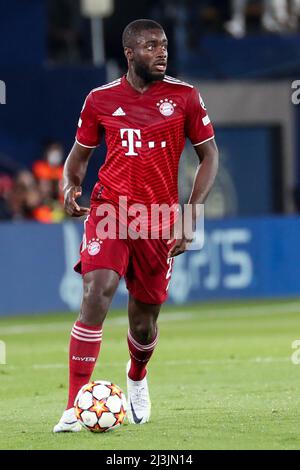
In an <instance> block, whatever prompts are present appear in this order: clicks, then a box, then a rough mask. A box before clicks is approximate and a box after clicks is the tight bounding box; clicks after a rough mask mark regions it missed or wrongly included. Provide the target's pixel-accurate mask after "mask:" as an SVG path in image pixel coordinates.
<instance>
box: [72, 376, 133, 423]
mask: <svg viewBox="0 0 300 470" xmlns="http://www.w3.org/2000/svg"><path fill="white" fill-rule="evenodd" d="M74 408H75V414H76V417H77V419H78V421H79V422H80V424H81V425H82V426H83V427H84V428H86V429H88V430H89V431H92V432H106V431H111V430H112V429H115V428H117V427H118V426H120V425H121V424H122V423H123V421H124V418H125V416H126V410H127V402H126V398H125V395H124V393H123V392H122V390H121V389H120V387H118V386H117V385H115V384H113V383H111V382H106V381H105V380H96V381H95V382H90V383H88V384H86V385H84V386H83V387H82V388H81V389H80V390H79V392H78V394H77V397H76V398H75V402H74Z"/></svg>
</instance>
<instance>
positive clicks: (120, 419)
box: [115, 406, 126, 425]
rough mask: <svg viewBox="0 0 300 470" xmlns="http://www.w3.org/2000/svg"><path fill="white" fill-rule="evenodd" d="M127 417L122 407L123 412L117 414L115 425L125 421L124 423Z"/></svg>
mask: <svg viewBox="0 0 300 470" xmlns="http://www.w3.org/2000/svg"><path fill="white" fill-rule="evenodd" d="M125 416H126V411H125V410H124V408H123V406H122V407H121V410H120V412H119V413H115V417H116V423H115V425H117V424H122V423H123V421H124V418H125Z"/></svg>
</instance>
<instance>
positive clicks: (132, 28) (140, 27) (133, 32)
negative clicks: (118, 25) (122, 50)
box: [122, 19, 164, 47]
mask: <svg viewBox="0 0 300 470" xmlns="http://www.w3.org/2000/svg"><path fill="white" fill-rule="evenodd" d="M147 29H160V30H162V31H163V30H164V29H163V27H162V26H161V25H160V24H159V23H157V22H156V21H153V20H147V19H140V20H135V21H132V22H131V23H129V24H128V25H127V26H126V28H125V29H124V31H123V34H122V44H123V47H132V43H133V38H134V37H136V36H137V34H139V33H140V32H141V31H145V30H147Z"/></svg>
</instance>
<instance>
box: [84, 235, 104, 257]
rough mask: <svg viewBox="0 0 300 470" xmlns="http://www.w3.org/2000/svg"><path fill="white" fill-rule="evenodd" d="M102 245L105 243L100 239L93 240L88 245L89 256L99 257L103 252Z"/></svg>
mask: <svg viewBox="0 0 300 470" xmlns="http://www.w3.org/2000/svg"><path fill="white" fill-rule="evenodd" d="M101 243H103V242H102V240H99V238H92V239H91V240H90V241H89V242H88V244H87V250H88V254H89V255H91V256H95V255H97V254H98V253H99V251H100V250H101Z"/></svg>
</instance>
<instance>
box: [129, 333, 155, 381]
mask: <svg viewBox="0 0 300 470" xmlns="http://www.w3.org/2000/svg"><path fill="white" fill-rule="evenodd" d="M157 341H158V332H156V335H155V337H154V338H153V340H152V342H151V343H150V344H140V343H138V342H137V341H136V340H135V339H134V338H133V336H132V334H131V332H130V330H128V335H127V343H128V348H129V354H130V358H131V361H130V362H131V365H130V369H129V372H128V376H129V378H130V379H131V380H142V379H143V378H144V377H145V375H146V372H147V369H146V367H147V364H148V362H149V360H150V357H151V356H152V354H153V351H154V349H155V346H156V345H157Z"/></svg>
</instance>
